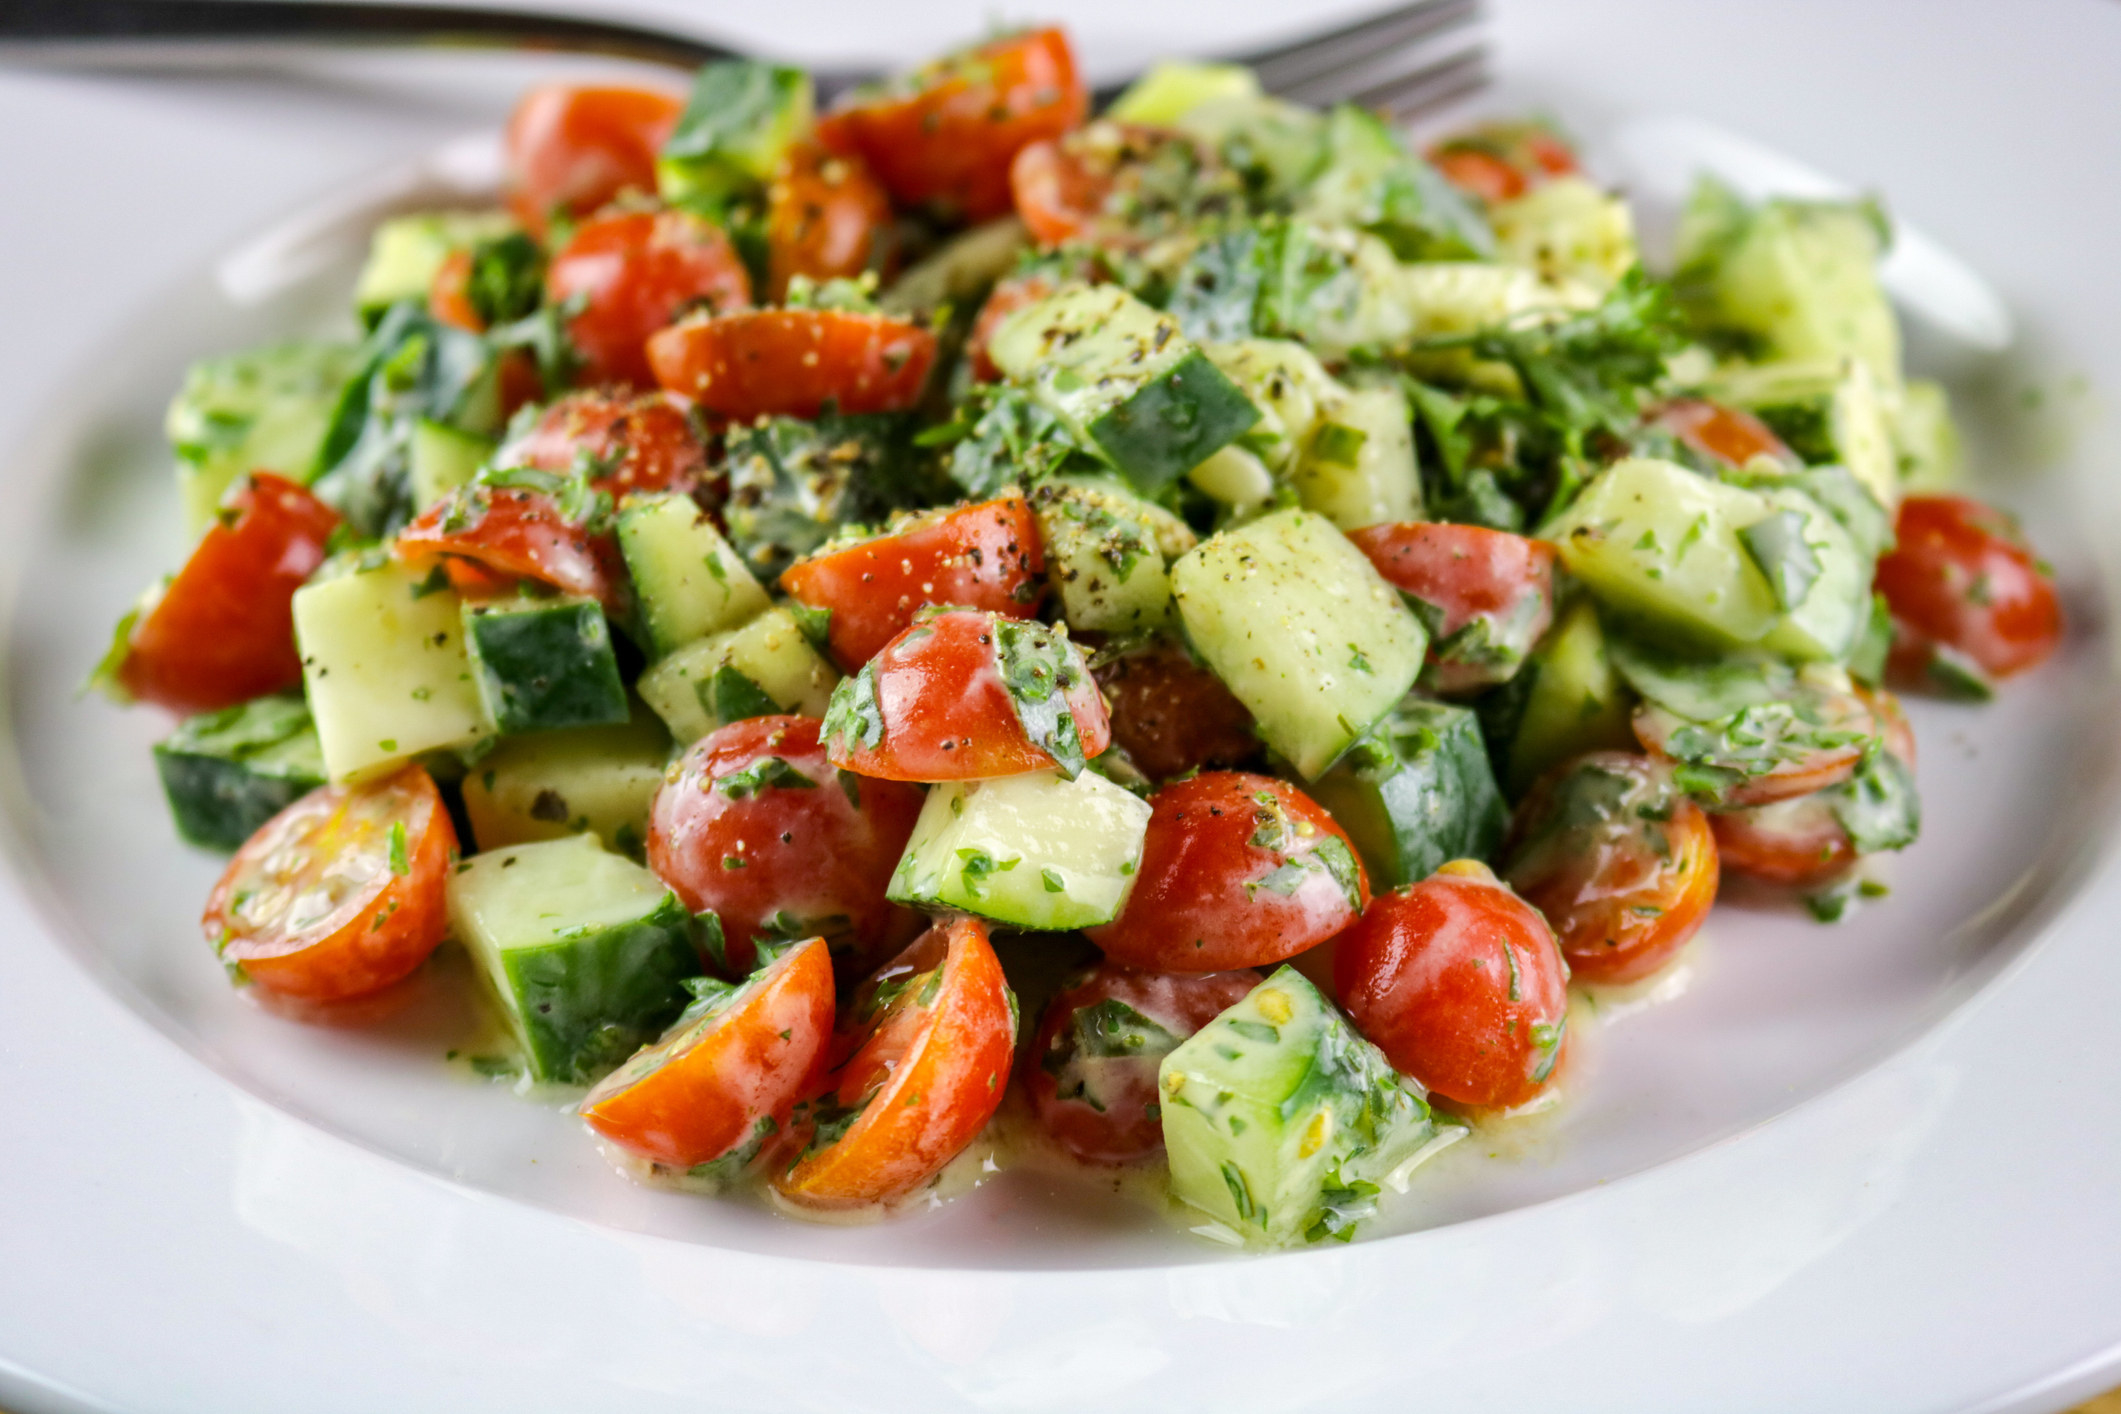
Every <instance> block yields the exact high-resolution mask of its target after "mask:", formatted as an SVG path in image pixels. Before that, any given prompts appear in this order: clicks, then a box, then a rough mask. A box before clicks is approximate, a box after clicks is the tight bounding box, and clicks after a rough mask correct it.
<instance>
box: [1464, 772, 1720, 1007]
mask: <svg viewBox="0 0 2121 1414" xmlns="http://www.w3.org/2000/svg"><path fill="white" fill-rule="evenodd" d="M1505 858H1506V860H1507V863H1506V864H1505V866H1504V868H1503V871H1502V873H1503V877H1504V878H1505V879H1507V880H1508V881H1509V883H1510V886H1511V887H1512V888H1514V889H1516V890H1517V892H1518V893H1520V894H1522V895H1523V896H1524V897H1525V899H1526V900H1527V901H1528V902H1530V903H1531V904H1533V905H1534V906H1535V907H1537V908H1538V909H1539V911H1540V912H1542V913H1544V914H1545V915H1546V917H1547V921H1548V922H1549V923H1551V924H1553V926H1554V932H1555V935H1556V936H1557V937H1559V938H1560V939H1561V954H1562V956H1563V957H1565V958H1567V959H1568V963H1569V970H1570V971H1571V972H1572V973H1573V974H1574V975H1575V976H1576V977H1577V978H1579V979H1581V980H1583V981H1586V982H1633V981H1635V980H1637V979H1638V978H1642V977H1647V976H1649V974H1650V973H1652V972H1655V971H1656V970H1657V969H1658V968H1659V967H1662V966H1663V965H1664V964H1665V963H1666V962H1667V961H1669V960H1670V959H1671V957H1672V954H1674V953H1676V952H1678V951H1679V949H1680V948H1681V947H1682V946H1683V945H1684V944H1685V943H1686V940H1687V939H1688V938H1691V937H1693V936H1694V930H1695V929H1697V928H1699V927H1700V926H1701V920H1702V919H1703V918H1705V917H1707V916H1708V911H1709V905H1710V904H1712V903H1714V902H1715V901H1716V883H1717V856H1716V837H1715V835H1714V834H1713V833H1711V831H1710V829H1709V821H1708V816H1707V814H1706V813H1705V812H1704V811H1703V810H1702V809H1701V807H1700V806H1698V805H1696V804H1695V803H1694V802H1693V801H1692V800H1690V799H1688V798H1687V796H1686V793H1685V792H1683V791H1681V790H1680V789H1679V787H1678V786H1677V785H1675V784H1674V783H1673V781H1672V776H1671V772H1670V770H1669V769H1668V768H1667V767H1666V766H1664V765H1663V764H1662V763H1660V762H1658V761H1656V760H1654V759H1653V758H1651V757H1647V756H1633V755H1630V754H1628V753H1627V752H1624V751H1594V752H1592V753H1590V754H1589V755H1587V756H1579V757H1577V758H1576V759H1575V760H1573V761H1569V762H1566V763H1564V764H1563V765H1561V766H1558V767H1556V768H1555V769H1554V770H1553V771H1551V772H1549V773H1548V774H1547V776H1546V777H1545V778H1544V779H1543V780H1541V781H1540V783H1539V784H1538V785H1536V786H1534V787H1533V788H1532V792H1531V794H1530V795H1528V796H1526V797H1525V799H1524V801H1523V802H1522V803H1521V804H1520V805H1519V806H1518V807H1517V816H1516V819H1515V820H1514V821H1513V822H1512V826H1511V831H1510V842H1509V845H1508V847H1507V849H1506V851H1505Z"/></svg>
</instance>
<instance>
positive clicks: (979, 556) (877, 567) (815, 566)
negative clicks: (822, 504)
mask: <svg viewBox="0 0 2121 1414" xmlns="http://www.w3.org/2000/svg"><path fill="white" fill-rule="evenodd" d="M1045 573H1046V553H1045V546H1044V543H1043V542H1042V541H1041V540H1040V539H1039V533H1038V518H1037V517H1036V516H1034V515H1033V514H1032V513H1031V505H1030V503H1029V502H1028V501H1026V500H1024V499H1023V497H1021V496H1004V497H1003V498H1001V499H1000V500H998V501H981V502H979V503H977V504H974V505H969V506H953V507H950V508H948V509H946V510H938V511H931V512H929V513H927V514H925V515H919V516H914V517H911V518H909V519H907V520H905V521H902V522H900V523H898V524H897V525H895V526H893V527H892V528H890V529H889V530H887V531H886V532H885V533H884V534H882V535H878V536H873V537H871V538H870V539H867V540H863V541H859V542H857V543H855V544H853V545H845V546H841V547H838V548H832V549H827V550H824V551H822V552H821V553H819V554H816V555H812V556H811V557H809V558H808V559H804V560H798V561H796V562H795V563H794V564H792V565H790V566H789V567H788V568H787V569H786V570H784V571H783V572H782V574H781V580H780V584H781V589H782V591H783V592H784V593H786V594H787V595H788V597H789V598H791V599H794V600H795V601H796V602H797V603H799V604H805V605H808V606H809V607H810V608H813V609H825V610H828V611H830V613H831V615H832V619H831V622H830V623H829V624H828V625H827V626H826V641H827V642H828V643H829V644H830V646H831V648H832V656H833V657H834V658H836V659H837V660H838V661H839V663H840V665H841V666H842V667H844V668H845V669H847V671H849V672H853V671H854V670H855V669H857V668H859V667H861V665H862V664H864V663H866V662H868V661H869V660H870V659H871V658H874V657H875V656H876V655H877V654H878V653H880V652H882V651H883V648H884V645H885V644H887V643H889V642H890V641H891V640H892V639H894V638H896V637H898V636H899V635H900V634H901V633H904V632H905V631H906V629H907V628H908V627H909V626H910V625H911V624H912V623H913V616H914V615H915V614H918V613H919V612H920V611H921V610H922V609H924V608H926V607H928V606H929V605H931V604H954V605H957V606H960V607H962V608H967V609H986V610H989V611H991V612H993V613H997V614H1005V615H1007V616H1009V617H1010V618H1019V619H1027V618H1030V617H1031V615H1032V614H1033V612H1035V611H1036V609H1037V608H1038V600H1039V595H1040V591H1041V590H1042V588H1043V587H1044V576H1045Z"/></svg>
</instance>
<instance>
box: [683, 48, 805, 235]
mask: <svg viewBox="0 0 2121 1414" xmlns="http://www.w3.org/2000/svg"><path fill="white" fill-rule="evenodd" d="M815 111H816V100H815V98H814V97H813V96H812V92H811V85H810V75H809V73H808V72H807V71H805V70H803V69H798V68H790V67H786V66H784V65H780V64H765V63H760V62H759V61H758V60H756V59H721V60H717V61H716V62H714V63H711V64H708V65H705V66H704V67H702V68H701V70H700V72H699V75H698V76H697V77H696V78H694V79H693V81H692V95H691V97H690V98H688V99H687V100H686V103H685V111H684V113H683V114H681V115H680V116H679V118H678V122H677V126H676V127H675V128H673V129H672V130H671V133H670V137H669V138H668V139H667V140H666V141H665V142H664V143H663V151H662V154H661V155H660V157H659V158H658V159H657V161H656V188H657V190H658V191H659V192H660V193H661V195H662V197H663V199H664V200H666V201H672V202H693V203H699V204H704V205H706V206H709V207H719V206H721V205H722V204H723V203H725V202H727V201H728V200H729V199H730V198H731V197H733V196H738V195H741V194H742V193H744V192H747V191H751V190H753V189H756V188H758V187H762V186H764V185H765V184H766V182H767V180H768V179H769V178H771V177H772V176H773V169H774V167H775V166H776V165H777V164H778V163H779V162H780V160H781V156H782V154H783V153H785V152H786V151H787V150H788V148H789V147H790V146H791V145H792V144H794V143H795V142H796V141H798V140H799V139H801V138H803V137H804V136H806V135H808V133H809V131H810V127H811V122H812V119H813V117H814V114H815Z"/></svg>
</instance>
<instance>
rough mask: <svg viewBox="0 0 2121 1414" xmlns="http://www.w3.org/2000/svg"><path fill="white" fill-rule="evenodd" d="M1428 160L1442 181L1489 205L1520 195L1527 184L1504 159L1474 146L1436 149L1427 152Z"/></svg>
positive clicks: (1523, 177)
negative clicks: (1439, 173) (1440, 174)
mask: <svg viewBox="0 0 2121 1414" xmlns="http://www.w3.org/2000/svg"><path fill="white" fill-rule="evenodd" d="M1429 162H1430V164H1431V165H1432V166H1434V167H1435V168H1436V170H1437V171H1439V172H1441V173H1443V176H1444V180H1445V181H1447V182H1449V183H1450V184H1451V185H1452V186H1454V187H1457V188H1458V189H1459V190H1460V191H1462V192H1464V193H1465V194H1466V195H1467V196H1470V197H1474V198H1476V199H1478V200H1480V201H1482V202H1485V203H1486V204H1488V205H1489V206H1493V205H1495V204H1497V203H1498V202H1504V201H1509V200H1512V199H1513V198H1516V197H1520V196H1523V195H1524V194H1525V188H1526V187H1528V186H1529V185H1530V183H1529V182H1527V181H1526V180H1525V176H1524V173H1522V172H1520V171H1518V170H1517V169H1516V168H1515V167H1513V166H1511V165H1510V164H1509V163H1508V162H1505V161H1504V160H1503V159H1502V158H1500V157H1497V156H1496V155H1495V154H1494V153H1492V152H1482V151H1480V150H1478V149H1476V148H1457V149H1449V148H1445V149H1438V150H1437V151H1434V152H1431V153H1430V154H1429Z"/></svg>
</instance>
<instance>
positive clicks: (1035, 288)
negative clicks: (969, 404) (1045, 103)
mask: <svg viewBox="0 0 2121 1414" xmlns="http://www.w3.org/2000/svg"><path fill="white" fill-rule="evenodd" d="M1027 150H1028V149H1027ZM1058 288H1059V286H1058V285H1056V284H1055V283H1054V281H1053V278H1052V277H1051V276H1049V275H1046V274H1044V273H1043V272H1039V271H1033V272H1032V273H1030V274H1028V275H1011V276H1009V277H1008V278H1007V279H1004V280H999V281H997V282H996V283H995V286H994V288H993V289H992V290H990V291H988V292H987V302H986V303H985V304H982V305H981V306H980V308H979V317H978V318H977V319H975V320H973V321H972V332H971V333H970V334H968V335H966V336H965V358H966V360H967V361H968V362H969V363H970V364H971V367H972V376H973V378H974V379H975V380H977V381H978V382H981V383H999V382H1000V381H1001V378H1002V371H1001V369H999V368H997V367H995V365H994V359H993V357H992V356H990V355H989V354H988V352H987V345H988V344H989V343H990V342H992V341H993V339H994V331H995V330H997V329H999V328H1001V327H1002V321H1003V320H1005V319H1007V318H1008V317H1009V316H1010V315H1012V314H1014V313H1016V312H1017V311H1018V310H1019V309H1029V308H1030V307H1031V306H1032V305H1034V304H1037V303H1038V302H1039V301H1040V300H1042V299H1044V298H1046V296H1048V295H1050V294H1052V293H1053V292H1054V291H1055V290H1056V289H1058Z"/></svg>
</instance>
